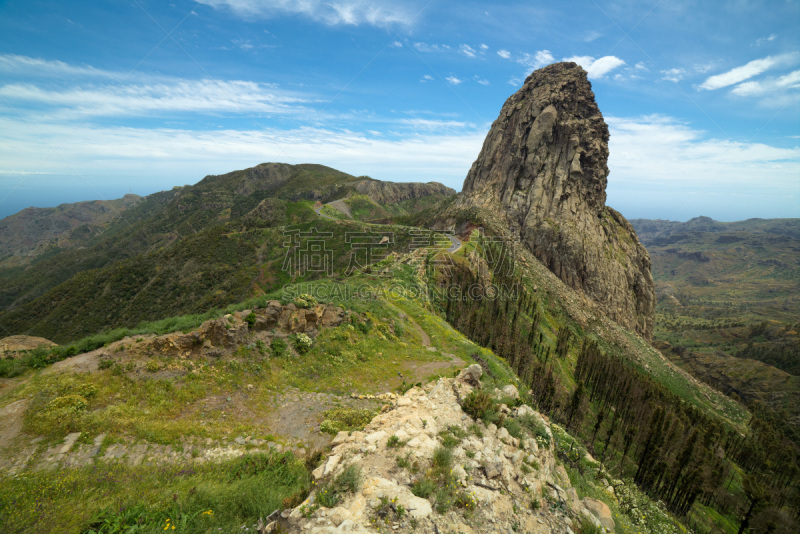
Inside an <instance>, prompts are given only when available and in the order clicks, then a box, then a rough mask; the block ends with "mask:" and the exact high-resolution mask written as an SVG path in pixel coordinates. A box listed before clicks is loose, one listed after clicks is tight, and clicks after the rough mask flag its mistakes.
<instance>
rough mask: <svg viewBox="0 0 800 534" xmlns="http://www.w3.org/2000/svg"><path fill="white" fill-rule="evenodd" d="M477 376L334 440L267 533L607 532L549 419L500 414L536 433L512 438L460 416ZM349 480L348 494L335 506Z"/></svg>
mask: <svg viewBox="0 0 800 534" xmlns="http://www.w3.org/2000/svg"><path fill="white" fill-rule="evenodd" d="M480 376H481V367H480V365H477V364H476V365H472V366H470V367H468V368H467V369H465V370H464V371H462V373H461V374H460V375H459V376H458V377H457V378H455V379H445V378H442V379H439V380H438V381H436V382H430V383H429V384H427V385H426V386H424V387H421V388H420V387H414V388H412V389H410V390H409V391H407V392H406V393H405V394H404V395H403V396H401V397H399V398H396V399H395V400H394V401H393V402H392V403H391V404H387V405H386V406H384V408H383V410H382V413H381V414H379V415H378V416H376V417H375V418H374V419H373V420H372V422H371V423H370V424H369V425H368V426H367V427H366V428H365V429H364V431H363V432H360V431H356V432H350V433H348V432H340V433H339V434H338V435H337V436H336V438H335V439H334V440H333V449H332V450H331V452H330V454H329V455H328V456H327V457H326V458H325V459H324V460H323V461H322V463H321V464H320V465H319V467H318V468H317V469H316V470H315V471H314V472H313V476H314V480H315V484H314V488H315V489H314V491H313V492H312V493H311V495H310V496H309V497H308V498H307V499H306V500H305V501H304V502H303V503H301V504H300V505H299V506H297V507H295V508H293V509H286V510H284V511H283V512H282V514H281V517H282V519H278V520H276V521H275V522H273V523H271V524H269V525H266V526H265V528H264V529H263V532H277V531H279V530H280V529H283V530H282V531H284V532H286V531H288V532H309V533H312V534H336V533H344V532H350V533H368V532H397V533H406V532H416V533H429V534H433V533H439V532H465V533H479V532H527V533H541V534H544V533H570V534H571V533H572V532H575V531H578V530H579V527H580V525H581V524H582V523H583V522H586V521H589V522H591V523H592V524H595V525H597V526H598V528H599V531H600V532H606V531H610V532H613V531H614V522H613V518H612V517H611V515H610V513H609V514H605V512H606V511H607V510H608V507H607V506H606V507H605V509H603V508H602V506H600V505H602V504H603V503H602V502H600V501H596V502H591V503H585V502H584V501H581V500H580V499H579V498H578V494H577V492H576V491H575V489H573V488H571V487H570V480H569V476H568V475H567V473H566V471H565V469H564V468H563V467H562V466H561V465H560V464H559V463H558V461H557V460H556V455H555V448H554V447H555V445H554V444H555V441H554V439H553V433H552V432H551V428H550V424H549V423H548V422H547V420H546V418H544V417H542V416H541V415H540V414H539V413H537V412H535V411H534V410H533V409H532V408H530V407H529V406H527V405H524V404H523V405H521V406H518V407H516V408H514V409H513V410H512V409H509V408H507V407H506V406H505V405H501V406H500V409H501V411H502V412H503V413H504V416H505V417H506V418H508V419H516V420H517V421H521V420H525V421H527V424H529V425H535V426H536V428H537V429H538V430H537V432H536V433H528V432H521V433H519V434H518V436H519V437H514V436H512V435H511V434H510V433H509V431H508V430H507V429H506V428H505V427H502V426H501V427H499V428H498V427H497V426H496V425H494V424H489V425H485V424H483V423H482V422H480V421H475V420H474V419H472V417H470V416H469V415H467V414H466V413H465V412H464V411H463V410H462V408H461V404H460V402H463V400H464V399H465V398H467V396H468V395H469V394H470V392H472V391H474V390H475V389H479V388H480V387H481V383H480ZM507 387H508V386H507ZM511 387H513V386H511ZM495 395H496V396H498V397H500V396H502V395H504V393H503V392H501V391H499V390H495ZM517 424H519V423H517ZM509 426H510V427H511V428H519V427H518V426H517V427H515V426H513V425H509ZM516 433H517V432H515V434H516ZM354 472H357V473H359V476H358V477H357V478H358V482H357V483H355V485H354V487H350V489H349V490H348V491H347V492H346V493H340V494H337V495H334V496H332V492H335V491H337V490H336V487H337V484H341V480H342V478H349V479H350V480H351V481H352V480H353V478H354V477H353V473H354ZM437 473H438V474H437ZM348 475H349V476H348ZM425 481H427V482H425ZM426 483H427V484H428V486H429V487H428V488H427V489H425V484H426ZM432 486H436V487H432ZM592 501H593V500H592ZM597 503H599V505H598V504H597ZM601 513H602V514H601ZM598 514H601V516H602V521H605V522H604V523H602V522H601V520H600V519H598ZM279 527H280V529H279Z"/></svg>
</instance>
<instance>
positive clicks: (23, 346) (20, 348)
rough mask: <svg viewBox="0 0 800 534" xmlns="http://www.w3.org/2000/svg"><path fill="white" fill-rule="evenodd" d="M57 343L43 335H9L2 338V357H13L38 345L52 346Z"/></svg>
mask: <svg viewBox="0 0 800 534" xmlns="http://www.w3.org/2000/svg"><path fill="white" fill-rule="evenodd" d="M55 346H56V344H55V343H53V342H52V341H50V340H49V339H45V338H43V337H35V336H8V337H4V338H3V339H0V358H13V357H15V356H17V355H19V354H20V353H24V352H26V351H29V350H33V349H36V348H38V347H44V348H50V347H55Z"/></svg>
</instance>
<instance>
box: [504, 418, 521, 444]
mask: <svg viewBox="0 0 800 534" xmlns="http://www.w3.org/2000/svg"><path fill="white" fill-rule="evenodd" d="M503 426H504V427H505V429H506V430H508V433H509V434H511V437H512V438H517V439H520V438H521V437H522V432H523V431H522V425H520V424H519V422H518V421H517V420H516V419H506V420H505V421H503Z"/></svg>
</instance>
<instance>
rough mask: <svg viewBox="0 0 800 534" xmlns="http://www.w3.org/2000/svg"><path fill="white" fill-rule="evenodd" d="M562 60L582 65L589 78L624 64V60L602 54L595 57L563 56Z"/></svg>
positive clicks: (606, 72) (601, 74)
mask: <svg viewBox="0 0 800 534" xmlns="http://www.w3.org/2000/svg"><path fill="white" fill-rule="evenodd" d="M564 61H574V62H575V63H577V64H578V65H580V66H581V67H583V68H584V69H585V70H586V73H587V74H588V75H589V78H602V77H603V76H605V75H606V74H608V73H609V72H611V71H613V70H614V69H616V68H617V67H621V66H622V65H624V64H625V61H623V60H622V59H620V58H618V57H616V56H603V57H601V58H597V59H595V58H593V57H591V56H573V57H568V58H564Z"/></svg>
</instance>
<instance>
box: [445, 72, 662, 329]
mask: <svg viewBox="0 0 800 534" xmlns="http://www.w3.org/2000/svg"><path fill="white" fill-rule="evenodd" d="M607 160H608V127H607V126H606V123H605V121H604V120H603V115H602V114H601V113H600V110H599V109H598V107H597V104H596V102H595V99H594V93H593V92H592V88H591V84H590V83H589V81H588V79H587V77H586V72H585V71H584V70H583V69H582V68H581V67H579V66H578V65H576V64H575V63H557V64H554V65H550V66H548V67H545V68H543V69H540V70H537V71H535V72H534V73H533V74H531V75H530V76H529V77H528V79H527V80H526V81H525V85H524V86H523V87H522V89H520V90H519V91H518V92H517V93H515V94H514V95H512V96H511V97H510V98H509V99H508V100H507V101H506V103H505V105H504V106H503V109H502V110H501V111H500V116H499V117H498V118H497V120H496V121H495V122H494V124H493V125H492V128H491V130H490V131H489V134H488V136H487V137H486V140H485V141H484V144H483V149H482V150H481V153H480V155H479V156H478V159H477V160H476V161H475V163H473V165H472V168H471V169H470V171H469V174H468V175H467V178H466V180H465V181H464V188H463V192H462V193H463V195H462V198H461V199H460V202H459V204H460V205H462V206H465V207H466V206H478V207H483V208H488V209H491V210H492V211H494V212H496V213H498V215H500V216H501V217H502V218H503V219H505V222H506V223H507V225H508V227H509V229H510V231H511V233H512V235H514V236H517V237H519V238H520V239H521V240H522V242H523V243H524V244H525V246H527V247H528V248H529V249H530V250H531V252H533V253H534V254H535V255H536V256H537V257H538V258H539V259H540V260H541V261H542V262H543V263H544V264H545V265H547V266H548V268H549V269H550V270H551V271H553V273H555V274H556V275H557V276H559V277H560V278H561V279H562V280H563V281H564V282H566V283H567V284H568V285H570V286H571V287H573V288H575V289H581V290H583V291H584V292H585V293H586V294H587V295H589V296H590V297H591V298H592V299H593V300H595V301H596V302H597V303H598V304H600V306H601V307H602V308H603V309H604V310H605V312H606V313H607V314H608V315H609V316H610V317H611V318H612V319H614V320H616V321H617V322H619V323H620V324H622V325H624V326H626V327H629V328H633V329H635V330H636V331H638V332H639V333H641V334H642V335H644V336H646V337H648V338H650V337H651V336H652V332H653V314H654V309H655V308H654V307H655V297H654V291H653V278H652V275H651V274H650V257H649V256H648V254H647V251H646V250H645V248H644V247H643V246H642V245H641V244H640V243H639V240H638V239H637V237H636V233H635V232H634V230H633V227H632V226H631V225H630V224H629V223H628V222H627V221H626V220H625V218H624V217H623V216H622V215H620V214H619V213H618V212H616V211H614V210H613V209H611V208H609V207H607V206H606V205H605V201H606V193H605V189H606V183H607V177H608V166H607Z"/></svg>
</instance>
